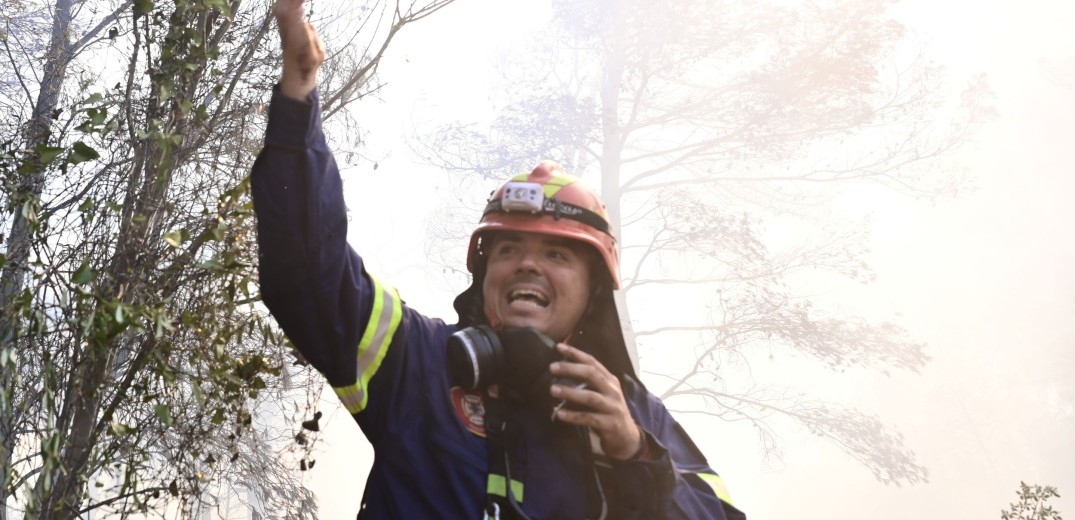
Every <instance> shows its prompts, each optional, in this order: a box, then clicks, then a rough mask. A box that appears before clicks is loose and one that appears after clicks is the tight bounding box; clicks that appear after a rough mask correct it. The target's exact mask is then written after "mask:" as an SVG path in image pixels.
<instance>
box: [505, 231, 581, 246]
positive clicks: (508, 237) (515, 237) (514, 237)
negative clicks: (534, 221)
mask: <svg viewBox="0 0 1075 520" xmlns="http://www.w3.org/2000/svg"><path fill="white" fill-rule="evenodd" d="M525 240H536V241H538V242H541V243H542V244H545V245H551V246H561V247H570V248H576V247H582V246H585V245H586V244H584V243H582V242H579V241H578V240H574V239H570V238H566V237H562V236H557V235H546V234H544V233H534V232H531V231H498V232H497V233H495V234H494V236H493V237H492V242H493V243H496V242H500V241H510V242H522V241H525Z"/></svg>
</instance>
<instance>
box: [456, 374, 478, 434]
mask: <svg viewBox="0 0 1075 520" xmlns="http://www.w3.org/2000/svg"><path fill="white" fill-rule="evenodd" d="M452 406H453V407H455V415H456V416H457V417H459V420H460V421H462V422H463V426H465V427H466V429H467V431H469V432H470V433H473V434H474V435H477V436H479V437H485V404H484V403H483V402H482V396H481V394H480V393H478V392H468V391H466V390H463V389H462V388H460V387H458V386H453V387H452Z"/></svg>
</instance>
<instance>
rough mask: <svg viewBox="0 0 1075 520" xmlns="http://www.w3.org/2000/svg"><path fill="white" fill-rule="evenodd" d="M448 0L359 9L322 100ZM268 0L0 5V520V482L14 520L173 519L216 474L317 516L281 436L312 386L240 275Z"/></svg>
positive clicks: (247, 267)
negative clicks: (357, 26)
mask: <svg viewBox="0 0 1075 520" xmlns="http://www.w3.org/2000/svg"><path fill="white" fill-rule="evenodd" d="M447 3H449V1H444V0H437V1H432V2H430V3H427V4H410V5H404V4H401V3H393V2H388V3H381V2H376V1H371V2H368V3H363V4H362V5H363V6H364V7H365V9H366V10H367V11H368V14H366V15H365V18H364V20H365V22H364V23H368V24H369V27H371V28H370V29H368V30H366V31H363V32H361V37H364V38H368V39H369V42H368V44H367V46H366V50H367V51H369V52H367V53H365V54H361V55H360V56H353V59H352V60H351V61H349V62H344V63H340V62H334V63H331V64H330V65H329V68H328V70H330V71H332V74H333V79H332V81H329V82H327V83H326V88H325V89H324V90H323V97H324V98H325V99H330V100H333V101H332V102H333V103H334V104H333V105H332V106H333V107H334V109H335V110H342V109H344V108H345V107H346V105H347V104H348V103H349V102H351V101H353V100H355V99H359V98H360V97H361V96H363V95H365V94H368V93H369V92H370V91H371V89H373V86H372V85H371V83H370V81H369V80H370V76H371V75H372V74H373V73H374V72H375V70H376V64H377V63H378V62H379V60H380V58H381V56H382V55H383V52H384V50H385V48H387V45H388V43H389V41H391V38H392V35H394V34H395V33H396V32H398V30H399V29H400V28H402V27H403V26H404V25H406V24H408V23H410V22H412V21H415V20H418V19H421V18H422V17H424V16H426V15H428V14H429V13H431V12H432V11H435V10H436V9H438V8H439V7H441V6H443V5H446V4H447ZM268 8H269V5H268V3H266V2H242V1H240V0H204V1H194V0H175V1H173V2H154V1H152V0H134V1H131V0H97V1H95V0H56V1H54V2H51V3H49V4H45V3H38V2H31V1H19V2H10V3H9V2H5V3H4V5H3V7H2V8H0V18H2V19H3V21H5V22H7V23H6V24H5V25H4V29H3V30H4V31H5V32H4V33H3V34H0V43H2V44H3V45H2V46H0V51H2V52H3V53H4V54H3V57H4V62H3V65H2V67H3V69H2V70H0V77H3V78H5V80H4V81H3V82H0V110H2V111H3V113H2V114H0V116H2V117H0V120H2V121H3V123H2V124H0V185H2V187H3V190H2V202H3V208H4V218H3V220H0V226H3V227H2V228H0V229H4V230H6V232H7V233H6V237H5V240H4V241H3V242H4V244H5V249H4V252H3V255H2V256H0V268H2V270H3V279H2V283H0V311H2V313H0V440H2V442H0V519H3V518H6V517H7V511H6V508H5V507H3V504H5V503H8V499H9V497H11V498H14V499H17V500H19V503H20V507H21V509H23V510H24V511H25V513H26V516H27V518H42V519H44V518H75V517H81V516H82V515H84V514H85V513H86V512H88V511H94V512H95V513H98V514H100V513H104V512H113V513H116V514H119V515H127V514H129V513H132V512H138V511H141V512H146V513H152V514H154V515H157V516H162V517H163V516H165V515H166V514H172V515H175V516H179V517H189V516H192V515H195V514H196V513H197V511H198V510H199V509H200V508H205V507H212V506H213V504H214V501H215V500H216V498H215V497H214V492H212V489H215V486H216V485H217V484H218V483H220V482H225V483H227V482H231V483H243V484H244V485H245V486H247V487H248V488H251V489H254V490H255V491H256V493H257V494H258V495H259V496H261V497H262V502H263V504H264V505H265V506H266V507H267V508H268V511H270V512H271V515H273V516H274V517H280V518H313V517H316V509H315V508H314V507H313V501H312V496H311V495H310V493H309V492H308V491H306V490H305V489H304V488H302V486H301V484H300V482H299V474H298V473H297V472H298V470H299V469H300V461H299V460H298V459H299V458H303V457H305V455H306V454H307V453H308V450H309V449H310V446H311V443H310V441H308V440H306V438H305V437H302V442H301V443H298V442H297V441H296V433H301V431H302V430H301V426H300V422H301V421H303V420H304V419H308V418H309V415H310V414H311V413H312V411H311V410H310V406H311V404H310V403H313V402H316V393H317V391H316V390H315V388H316V385H313V386H311V385H310V384H309V383H310V380H309V378H308V376H310V375H311V374H310V373H309V371H308V370H307V369H304V368H302V367H301V366H295V365H293V363H292V357H291V356H290V354H289V349H288V348H287V342H286V339H285V338H284V337H283V336H282V335H281V334H280V333H279V332H278V331H277V330H276V329H275V328H274V325H273V323H272V321H271V319H269V317H268V315H267V313H266V312H265V311H264V309H263V308H262V307H261V306H260V304H259V303H258V302H259V298H260V296H259V294H258V292H257V288H256V282H257V273H256V245H255V240H254V239H255V236H254V233H255V227H254V219H253V211H252V203H251V200H250V197H249V179H248V178H247V175H248V172H249V168H250V164H251V162H252V160H253V157H254V155H255V153H256V152H257V150H258V149H259V148H260V145H261V136H262V133H263V128H264V126H263V125H264V123H265V108H264V103H265V102H266V100H267V98H268V95H269V92H270V89H271V86H272V85H273V83H274V82H275V81H276V77H277V74H278V65H279V64H278V61H279V60H278V56H277V55H278V45H279V44H278V42H277V41H276V35H275V31H274V30H273V29H272V19H271V16H269V13H268ZM382 22H384V23H382ZM350 37H351V38H355V39H358V38H359V35H357V34H351V35H350ZM268 417H271V418H274V419H273V420H259V418H268ZM301 465H302V469H305V468H306V462H305V460H303V461H302V464H301ZM165 506H168V508H171V509H166V507H165ZM168 511H172V512H171V513H169V512H168Z"/></svg>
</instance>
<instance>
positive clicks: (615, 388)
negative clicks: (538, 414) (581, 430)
mask: <svg viewBox="0 0 1075 520" xmlns="http://www.w3.org/2000/svg"><path fill="white" fill-rule="evenodd" d="M557 350H558V351H559V352H560V354H561V355H563V357H564V360H563V361H558V362H555V363H552V364H551V365H550V366H549V371H550V372H551V373H552V375H554V376H558V377H567V378H571V379H574V380H576V381H580V382H583V383H585V384H586V387H583V388H572V387H568V386H565V385H552V387H551V388H550V389H549V393H550V394H551V395H552V396H553V397H555V398H557V399H562V400H563V401H565V402H567V403H570V404H571V405H572V408H573V409H567V408H561V409H560V410H558V411H557V412H556V418H557V419H558V420H560V421H563V422H565V423H569V424H574V425H578V426H588V427H589V428H590V429H592V430H593V432H594V433H596V434H597V436H598V437H599V438H600V439H601V447H602V449H604V451H605V453H606V454H607V455H609V456H610V457H613V458H617V459H626V458H628V457H630V456H631V455H632V454H634V453H636V451H637V447H638V445H639V443H640V442H641V441H639V430H638V426H637V425H636V424H635V421H634V418H633V417H632V416H631V412H630V410H629V409H628V408H627V402H626V400H625V398H624V396H623V388H622V387H621V386H620V380H619V378H618V377H616V376H614V375H612V373H611V372H609V371H608V369H607V368H605V366H604V365H603V364H601V362H600V361H598V360H597V358H595V357H593V356H591V355H590V354H587V353H585V352H583V351H581V350H579V349H577V348H575V347H572V346H570V345H565V344H562V343H561V344H559V345H557Z"/></svg>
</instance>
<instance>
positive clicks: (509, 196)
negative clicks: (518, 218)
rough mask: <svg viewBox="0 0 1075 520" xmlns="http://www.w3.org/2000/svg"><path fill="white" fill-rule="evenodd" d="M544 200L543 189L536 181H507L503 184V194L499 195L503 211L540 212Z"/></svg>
mask: <svg viewBox="0 0 1075 520" xmlns="http://www.w3.org/2000/svg"><path fill="white" fill-rule="evenodd" d="M544 202H545V191H544V190H543V189H542V188H541V185H540V184H538V183H536V182H523V181H511V182H508V183H507V184H505V185H504V194H503V195H501V197H500V207H501V209H502V210H503V211H525V212H528V213H541V210H542V207H543V206H544Z"/></svg>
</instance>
